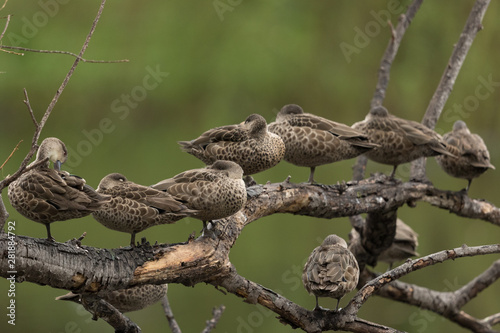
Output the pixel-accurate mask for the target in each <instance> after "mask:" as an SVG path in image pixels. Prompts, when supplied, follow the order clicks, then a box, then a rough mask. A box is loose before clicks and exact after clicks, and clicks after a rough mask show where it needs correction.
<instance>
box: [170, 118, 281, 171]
mask: <svg viewBox="0 0 500 333" xmlns="http://www.w3.org/2000/svg"><path fill="white" fill-rule="evenodd" d="M178 143H179V145H180V146H181V149H182V150H183V151H185V152H187V153H189V154H191V155H193V156H195V157H197V158H198V159H200V160H201V161H203V162H204V163H205V164H207V165H210V164H213V163H214V162H215V161H217V160H226V161H233V162H235V163H237V164H238V165H239V166H241V168H242V169H243V174H244V175H245V176H250V175H253V174H256V173H259V172H262V171H264V170H267V169H269V168H272V167H274V166H275V165H277V164H278V163H279V162H280V161H281V160H282V159H283V156H284V155H285V144H284V143H283V140H281V138H280V137H279V136H278V135H276V134H274V133H271V132H269V131H268V130H267V122H266V120H265V119H264V117H262V116H261V115H259V114H251V115H249V116H248V117H247V118H246V120H245V121H244V122H242V123H240V124H236V125H227V126H221V127H216V128H213V129H210V130H208V131H206V132H204V133H202V134H201V135H200V136H199V137H198V138H196V139H194V140H191V141H179V142H178Z"/></svg>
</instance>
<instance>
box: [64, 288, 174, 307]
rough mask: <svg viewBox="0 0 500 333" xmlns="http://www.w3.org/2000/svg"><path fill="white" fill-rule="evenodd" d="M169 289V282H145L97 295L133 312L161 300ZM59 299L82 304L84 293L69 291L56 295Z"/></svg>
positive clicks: (113, 304) (100, 292)
mask: <svg viewBox="0 0 500 333" xmlns="http://www.w3.org/2000/svg"><path fill="white" fill-rule="evenodd" d="M167 290H168V284H160V285H155V284H145V285H142V286H137V287H132V288H128V289H118V290H113V291H106V290H103V291H99V292H97V296H98V297H101V298H102V299H103V300H105V301H106V302H108V303H109V304H111V305H112V306H114V307H115V308H116V309H117V310H118V311H120V312H122V313H124V312H131V311H138V310H142V309H144V308H146V307H148V306H150V305H153V304H155V303H156V302H158V301H159V300H161V299H162V298H163V297H164V296H165V295H166V294H167ZM56 300H59V301H73V302H75V303H78V304H81V302H82V295H81V294H75V293H73V292H69V293H67V294H66V295H62V296H58V297H56Z"/></svg>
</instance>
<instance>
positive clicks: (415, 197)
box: [0, 176, 500, 293]
mask: <svg viewBox="0 0 500 333" xmlns="http://www.w3.org/2000/svg"><path fill="white" fill-rule="evenodd" d="M384 179H385V180H386V182H384ZM247 193H248V196H249V197H248V200H247V204H246V206H245V207H244V208H243V209H242V210H241V211H240V212H238V213H236V214H235V215H233V216H231V217H229V218H226V219H222V220H218V221H217V222H216V223H215V226H214V228H213V229H212V230H209V231H207V232H206V235H205V236H204V237H200V238H198V239H196V240H192V241H189V242H186V243H182V244H173V245H158V246H154V247H151V246H146V245H144V246H141V247H140V248H138V249H134V250H131V249H112V250H107V249H97V248H93V247H87V246H82V247H81V248H74V247H72V246H70V245H68V244H61V243H47V242H45V241H44V240H39V239H33V238H29V237H23V236H18V237H17V239H16V240H17V243H18V245H17V255H16V260H17V261H16V265H18V271H20V272H21V273H20V276H21V275H22V276H23V279H25V280H26V281H29V282H35V283H41V284H48V285H50V286H52V287H54V288H62V289H68V290H72V291H75V292H77V293H81V292H84V291H96V290H100V289H124V288H127V287H131V286H133V285H137V284H144V283H146V284H147V283H149V284H159V283H170V282H173V283H182V284H185V285H194V284H196V283H199V282H202V281H205V282H206V281H210V280H214V279H217V278H218V274H219V275H224V274H226V273H227V270H228V269H229V268H230V267H229V265H230V263H229V261H228V253H229V250H230V248H231V247H232V246H233V244H234V243H235V242H236V240H237V238H238V236H239V234H240V233H241V231H242V229H243V228H244V227H245V226H246V225H248V224H250V223H252V222H253V221H256V220H258V219H260V218H262V217H264V216H268V215H272V214H275V213H291V214H296V215H304V216H314V217H319V218H327V219H332V218H336V217H346V216H351V215H356V214H360V213H372V212H377V213H380V212H389V211H393V210H395V209H397V208H399V207H401V206H403V205H404V204H405V203H408V202H411V203H414V202H416V201H419V200H423V201H427V202H430V203H431V204H434V205H436V206H438V207H441V208H444V209H447V210H449V211H450V212H452V213H455V214H457V215H461V216H467V217H473V218H478V219H482V220H485V221H488V222H491V223H493V224H495V225H499V226H500V210H499V209H498V208H497V207H495V206H494V205H492V204H491V203H488V202H486V201H481V200H474V199H471V198H469V197H467V196H464V195H463V193H461V192H449V191H441V190H437V189H435V188H434V187H433V186H432V185H429V184H423V183H411V182H408V183H394V182H393V181H391V180H388V181H387V177H386V176H383V177H382V178H380V177H372V178H368V179H366V180H363V181H361V182H348V183H346V184H341V185H329V186H326V185H310V184H293V183H278V184H276V183H275V184H266V185H256V186H253V187H250V188H248V190H247ZM332 222H335V221H332ZM6 248H7V239H6V237H5V236H0V254H2V253H7V252H6V251H5V252H2V251H4V250H5V249H6ZM153 257H154V258H155V260H153V261H152V260H151V259H152V258H153ZM61 263H64V265H62V264H61ZM5 265H6V262H3V261H2V262H0V276H3V277H6V276H5V272H6V271H7V270H8V269H6V266H5ZM48 267H50V268H51V269H50V271H47V270H48ZM108 267H113V270H109V268H108ZM40 272H44V274H40ZM75 277H76V278H77V281H80V280H82V279H83V281H80V282H79V283H73V282H71V281H72V279H74V278H75Z"/></svg>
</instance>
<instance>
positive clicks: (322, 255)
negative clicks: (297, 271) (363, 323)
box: [302, 234, 359, 311]
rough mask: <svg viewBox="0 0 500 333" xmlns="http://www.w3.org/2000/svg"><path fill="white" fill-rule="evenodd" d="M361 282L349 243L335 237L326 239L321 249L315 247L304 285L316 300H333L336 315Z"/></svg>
mask: <svg viewBox="0 0 500 333" xmlns="http://www.w3.org/2000/svg"><path fill="white" fill-rule="evenodd" d="M358 281H359V266H358V262H357V261H356V258H355V257H354V255H353V254H352V252H351V251H349V250H348V248H347V243H346V241H345V240H344V239H343V238H342V237H339V236H337V235H335V234H332V235H329V236H327V237H326V238H325V239H324V240H323V242H322V243H321V245H320V246H318V247H316V248H315V249H314V250H313V251H312V253H311V255H310V256H309V258H308V259H307V262H306V264H305V265H304V270H303V272H302V283H303V284H304V287H305V289H306V290H307V292H308V293H309V294H312V295H314V296H315V297H316V307H315V308H314V310H318V309H321V308H320V307H319V305H318V297H332V298H335V299H337V307H336V309H335V310H336V311H338V309H339V303H340V299H341V298H342V297H344V295H345V294H347V293H349V292H350V291H352V290H354V288H356V286H357V284H358Z"/></svg>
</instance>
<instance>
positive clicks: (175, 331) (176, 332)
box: [161, 295, 182, 333]
mask: <svg viewBox="0 0 500 333" xmlns="http://www.w3.org/2000/svg"><path fill="white" fill-rule="evenodd" d="M161 305H163V312H165V317H167V320H168V325H169V326H170V329H171V330H172V333H182V331H181V328H180V327H179V324H177V321H176V320H175V317H174V313H173V312H172V308H171V307H170V302H169V301H168V295H165V296H163V298H162V299H161Z"/></svg>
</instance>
